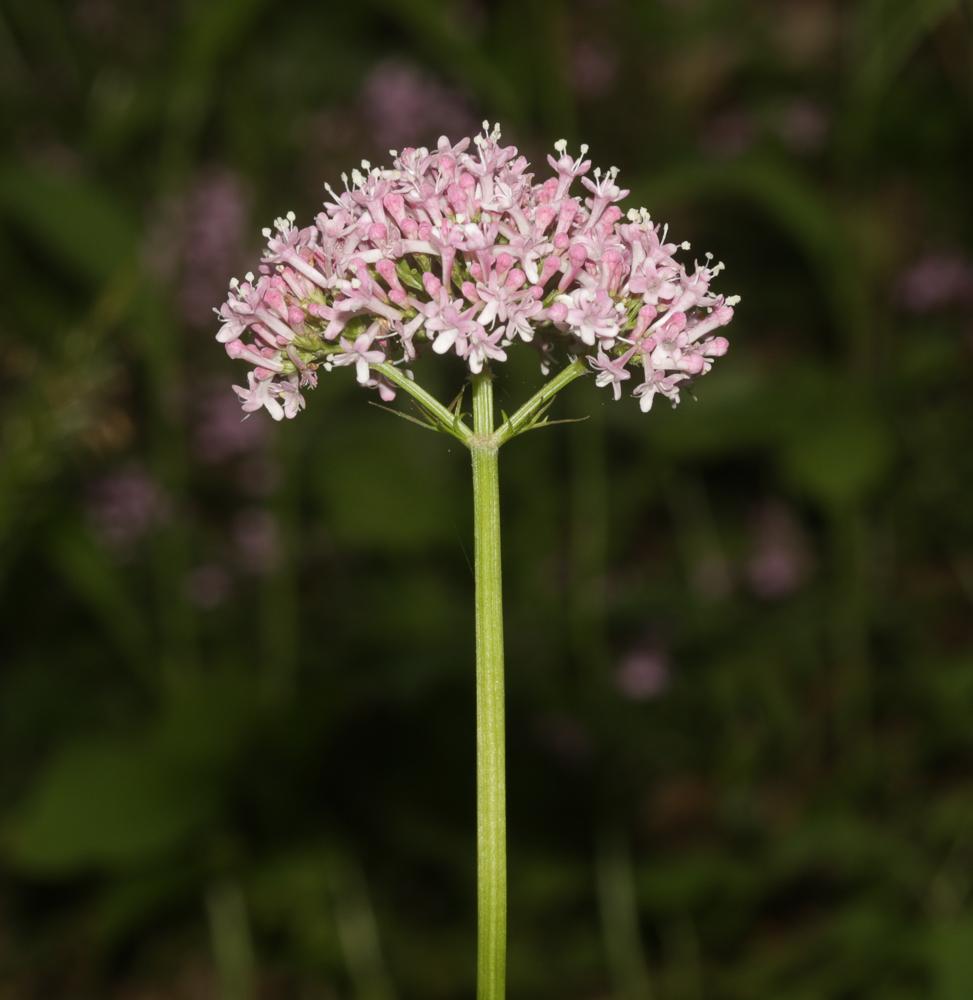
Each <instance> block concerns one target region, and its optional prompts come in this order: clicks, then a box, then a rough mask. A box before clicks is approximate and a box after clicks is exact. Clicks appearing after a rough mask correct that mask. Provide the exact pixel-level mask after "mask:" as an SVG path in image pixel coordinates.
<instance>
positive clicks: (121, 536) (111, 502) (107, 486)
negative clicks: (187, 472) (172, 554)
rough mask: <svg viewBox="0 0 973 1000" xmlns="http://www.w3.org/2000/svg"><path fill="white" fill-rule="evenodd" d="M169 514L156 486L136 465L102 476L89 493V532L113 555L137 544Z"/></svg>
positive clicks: (160, 492)
mask: <svg viewBox="0 0 973 1000" xmlns="http://www.w3.org/2000/svg"><path fill="white" fill-rule="evenodd" d="M168 512H169V505H168V503H167V502H166V500H165V498H164V496H163V494H162V491H161V489H160V488H159V486H158V484H157V483H156V482H155V480H154V479H152V477H151V476H150V475H149V474H148V472H146V470H145V469H143V468H142V467H141V466H138V465H130V466H127V467H125V468H122V469H118V470H116V471H114V472H110V473H108V474H107V475H105V476H102V477H101V478H100V479H98V480H97V481H95V482H94V483H93V484H92V486H91V488H90V490H89V492H88V497H87V516H88V521H89V523H90V525H91V530H92V531H93V532H94V534H95V537H96V538H97V539H98V540H99V541H100V542H101V543H102V544H103V545H106V546H107V547H109V548H111V549H115V550H116V551H120V552H121V551H124V550H126V549H129V548H131V547H132V546H133V545H135V544H136V543H138V542H139V541H140V540H141V539H142V538H143V537H145V535H147V534H148V533H149V531H151V530H152V529H153V528H154V527H156V526H157V525H158V524H160V523H161V522H162V521H163V520H164V519H165V518H166V516H167V515H168Z"/></svg>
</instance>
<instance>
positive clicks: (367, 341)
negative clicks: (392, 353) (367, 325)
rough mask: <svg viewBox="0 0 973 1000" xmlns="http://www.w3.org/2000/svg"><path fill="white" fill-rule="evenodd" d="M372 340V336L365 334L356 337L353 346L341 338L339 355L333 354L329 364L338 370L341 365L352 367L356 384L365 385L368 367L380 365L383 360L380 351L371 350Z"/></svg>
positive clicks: (383, 356) (383, 357)
mask: <svg viewBox="0 0 973 1000" xmlns="http://www.w3.org/2000/svg"><path fill="white" fill-rule="evenodd" d="M373 339H374V334H371V333H367V332H366V333H363V334H361V335H360V336H358V337H356V338H355V342H354V343H353V344H352V343H349V342H348V341H347V340H345V338H344V337H342V338H341V353H340V354H335V355H334V356H333V357H332V359H331V363H332V364H334V365H337V366H338V367H339V368H340V367H341V366H342V365H354V366H355V377H356V378H357V380H358V384H359V385H365V383H366V382H368V378H369V366H370V365H377V364H381V363H382V362H383V361H384V360H385V355H384V354H383V353H382V352H381V351H377V350H376V351H373V350H371V346H372V340H373Z"/></svg>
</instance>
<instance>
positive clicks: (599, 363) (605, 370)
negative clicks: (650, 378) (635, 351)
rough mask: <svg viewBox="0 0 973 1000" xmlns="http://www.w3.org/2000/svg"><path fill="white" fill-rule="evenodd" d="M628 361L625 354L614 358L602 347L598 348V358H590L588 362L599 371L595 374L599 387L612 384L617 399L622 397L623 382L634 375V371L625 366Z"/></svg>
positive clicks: (596, 383)
mask: <svg viewBox="0 0 973 1000" xmlns="http://www.w3.org/2000/svg"><path fill="white" fill-rule="evenodd" d="M627 363H628V358H627V357H625V355H622V356H621V357H620V358H612V357H610V356H609V355H607V354H605V352H604V351H603V350H601V348H599V349H598V356H597V357H596V358H588V364H589V365H591V367H592V368H594V369H595V371H597V372H598V374H597V375H596V376H595V385H597V386H598V387H599V388H602V387H604V386H606V385H610V386H611V387H612V393H613V394H614V396H615V399H616V400H617V399H620V398H621V395H622V382H624V381H625V379H628V378H631V377H632V373H631V372H630V371H629V370H628V369H627V368H626V367H625V365H626V364H627Z"/></svg>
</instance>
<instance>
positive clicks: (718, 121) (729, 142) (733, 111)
mask: <svg viewBox="0 0 973 1000" xmlns="http://www.w3.org/2000/svg"><path fill="white" fill-rule="evenodd" d="M755 138H756V128H755V127H754V121H753V116H752V115H751V114H750V112H749V111H746V110H744V109H743V108H729V109H728V110H726V111H721V112H720V113H719V114H718V115H716V116H714V117H713V118H711V119H710V121H709V122H708V123H707V125H706V127H705V129H704V131H703V134H702V136H701V140H700V141H701V145H702V146H703V148H704V149H705V150H706V151H707V152H709V153H711V154H713V155H715V156H722V157H733V156H739V155H740V154H742V153H745V152H746V151H747V150H748V149H749V148H750V147H751V146H752V145H753V143H754V139H755Z"/></svg>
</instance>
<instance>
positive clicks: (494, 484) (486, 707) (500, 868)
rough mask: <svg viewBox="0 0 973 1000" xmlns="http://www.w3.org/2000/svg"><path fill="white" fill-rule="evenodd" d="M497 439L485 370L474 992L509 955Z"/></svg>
mask: <svg viewBox="0 0 973 1000" xmlns="http://www.w3.org/2000/svg"><path fill="white" fill-rule="evenodd" d="M498 447H499V443H498V441H497V439H496V436H495V435H494V427H493V385H492V382H491V376H490V374H489V373H484V374H482V375H477V376H475V377H474V379H473V436H472V437H471V438H470V440H469V448H470V452H471V455H472V459H473V537H474V559H475V567H476V574H475V575H476V817H477V818H476V859H477V1000H502V998H503V996H504V992H505V985H504V981H505V971H506V960H507V940H506V939H507V819H506V769H505V759H504V758H505V754H504V696H503V595H502V585H501V567H500V479H499V469H498V461H497V458H498Z"/></svg>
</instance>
